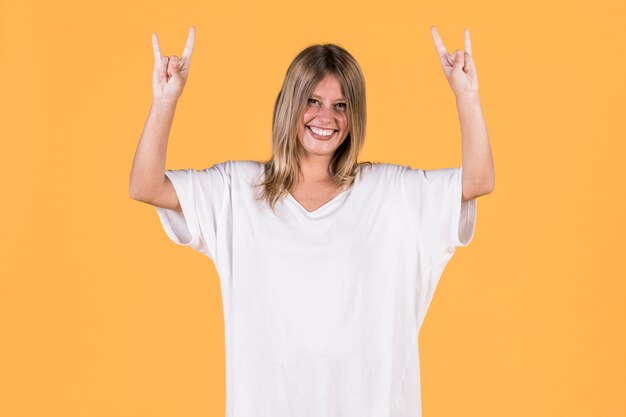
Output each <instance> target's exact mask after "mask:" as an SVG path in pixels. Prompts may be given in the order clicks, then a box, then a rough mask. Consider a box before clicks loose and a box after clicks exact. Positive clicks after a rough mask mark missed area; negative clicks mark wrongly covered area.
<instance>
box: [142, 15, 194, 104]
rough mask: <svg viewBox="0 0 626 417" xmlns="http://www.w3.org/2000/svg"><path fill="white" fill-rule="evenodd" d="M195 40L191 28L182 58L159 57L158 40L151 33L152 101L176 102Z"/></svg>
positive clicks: (183, 84)
mask: <svg viewBox="0 0 626 417" xmlns="http://www.w3.org/2000/svg"><path fill="white" fill-rule="evenodd" d="M195 40H196V28H195V27H194V26H191V27H190V28H189V35H188V36H187V44H186V45H185V50H184V51H183V56H182V58H181V59H178V57H177V56H176V55H172V56H171V57H168V56H164V57H161V48H159V39H158V38H157V34H156V33H152V49H153V50H154V71H153V72H152V100H153V101H168V102H177V101H178V99H179V98H180V96H181V94H182V93H183V88H185V83H186V82H187V77H188V75H189V63H190V61H191V52H192V51H193V44H194V42H195Z"/></svg>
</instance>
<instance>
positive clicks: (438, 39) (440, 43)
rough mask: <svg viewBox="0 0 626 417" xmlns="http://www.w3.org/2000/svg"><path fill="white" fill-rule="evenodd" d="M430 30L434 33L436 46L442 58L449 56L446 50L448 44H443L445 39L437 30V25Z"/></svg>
mask: <svg viewBox="0 0 626 417" xmlns="http://www.w3.org/2000/svg"><path fill="white" fill-rule="evenodd" d="M430 32H431V33H432V35H433V39H434V41H435V47H436V48H437V53H438V54H439V56H440V57H441V58H442V59H444V58H447V55H448V51H447V50H446V46H445V45H444V44H443V41H442V40H441V37H440V36H439V32H437V28H436V27H435V25H433V26H431V27H430Z"/></svg>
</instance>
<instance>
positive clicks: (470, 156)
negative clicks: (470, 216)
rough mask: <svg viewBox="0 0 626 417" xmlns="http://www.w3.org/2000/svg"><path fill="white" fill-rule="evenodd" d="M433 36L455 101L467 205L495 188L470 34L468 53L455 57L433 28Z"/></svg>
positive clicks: (467, 42)
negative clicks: (460, 136) (459, 128)
mask: <svg viewBox="0 0 626 417" xmlns="http://www.w3.org/2000/svg"><path fill="white" fill-rule="evenodd" d="M431 33H432V35H433V39H434V41H435V47H436V48H437V54H438V55H439V60H440V62H441V66H442V68H443V72H444V74H445V76H446V79H447V80H448V83H449V84H450V87H451V88H452V91H453V92H454V95H455V97H456V105H457V110H458V113H459V120H460V122H461V135H462V140H463V145H462V148H463V162H462V166H463V198H462V201H468V200H472V199H474V198H476V197H478V196H481V195H484V194H489V193H491V192H493V189H494V187H495V171H494V167H493V157H492V154H491V146H490V143H489V135H488V134H487V126H486V124H485V118H484V116H483V111H482V107H481V104H480V98H479V96H478V75H477V73H476V66H475V65H474V58H473V56H472V44H471V40H470V33H469V30H468V29H465V52H463V51H461V50H460V49H457V50H456V51H454V54H452V55H450V54H448V52H447V50H446V47H445V45H444V44H443V41H442V40H441V37H440V36H439V33H438V32H437V29H436V28H435V26H431Z"/></svg>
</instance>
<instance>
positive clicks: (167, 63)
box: [161, 56, 170, 81]
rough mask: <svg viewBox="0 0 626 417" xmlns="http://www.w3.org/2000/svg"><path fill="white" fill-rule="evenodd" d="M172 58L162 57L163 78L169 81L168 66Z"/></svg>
mask: <svg viewBox="0 0 626 417" xmlns="http://www.w3.org/2000/svg"><path fill="white" fill-rule="evenodd" d="M169 61H170V58H169V57H167V56H164V57H161V78H165V80H166V81H167V66H168V65H169Z"/></svg>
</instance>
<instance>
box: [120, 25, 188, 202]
mask: <svg viewBox="0 0 626 417" xmlns="http://www.w3.org/2000/svg"><path fill="white" fill-rule="evenodd" d="M195 37H196V29H195V27H193V26H191V27H190V28H189V35H188V36H187V43H186V45H185V50H184V51H183V55H182V58H181V59H180V60H179V59H178V57H177V56H176V55H173V56H172V57H171V59H170V57H167V56H164V57H162V56H161V49H160V47H159V41H158V38H157V35H156V33H153V34H152V48H153V51H154V71H153V73H152V95H153V97H152V106H151V107H150V113H149V114H148V119H147V120H146V124H145V125H144V128H143V132H142V134H141V138H140V139H139V144H138V145H137V150H136V151H135V158H134V159H133V167H132V169H131V173H130V184H129V185H130V187H129V188H130V190H129V192H130V196H131V198H133V199H134V200H139V201H143V202H145V203H148V204H152V205H155V206H158V207H164V208H170V209H174V210H179V211H180V204H179V202H178V197H177V195H176V191H175V190H174V186H173V185H172V183H171V182H170V180H169V179H168V178H167V177H166V176H165V159H166V155H167V141H168V138H169V135H170V130H171V128H172V122H173V120H174V113H175V112H176V104H177V103H178V99H179V98H180V96H181V94H182V92H183V88H184V87H185V84H186V82H187V77H188V74H189V64H190V62H191V53H192V50H193V45H194V42H195Z"/></svg>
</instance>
